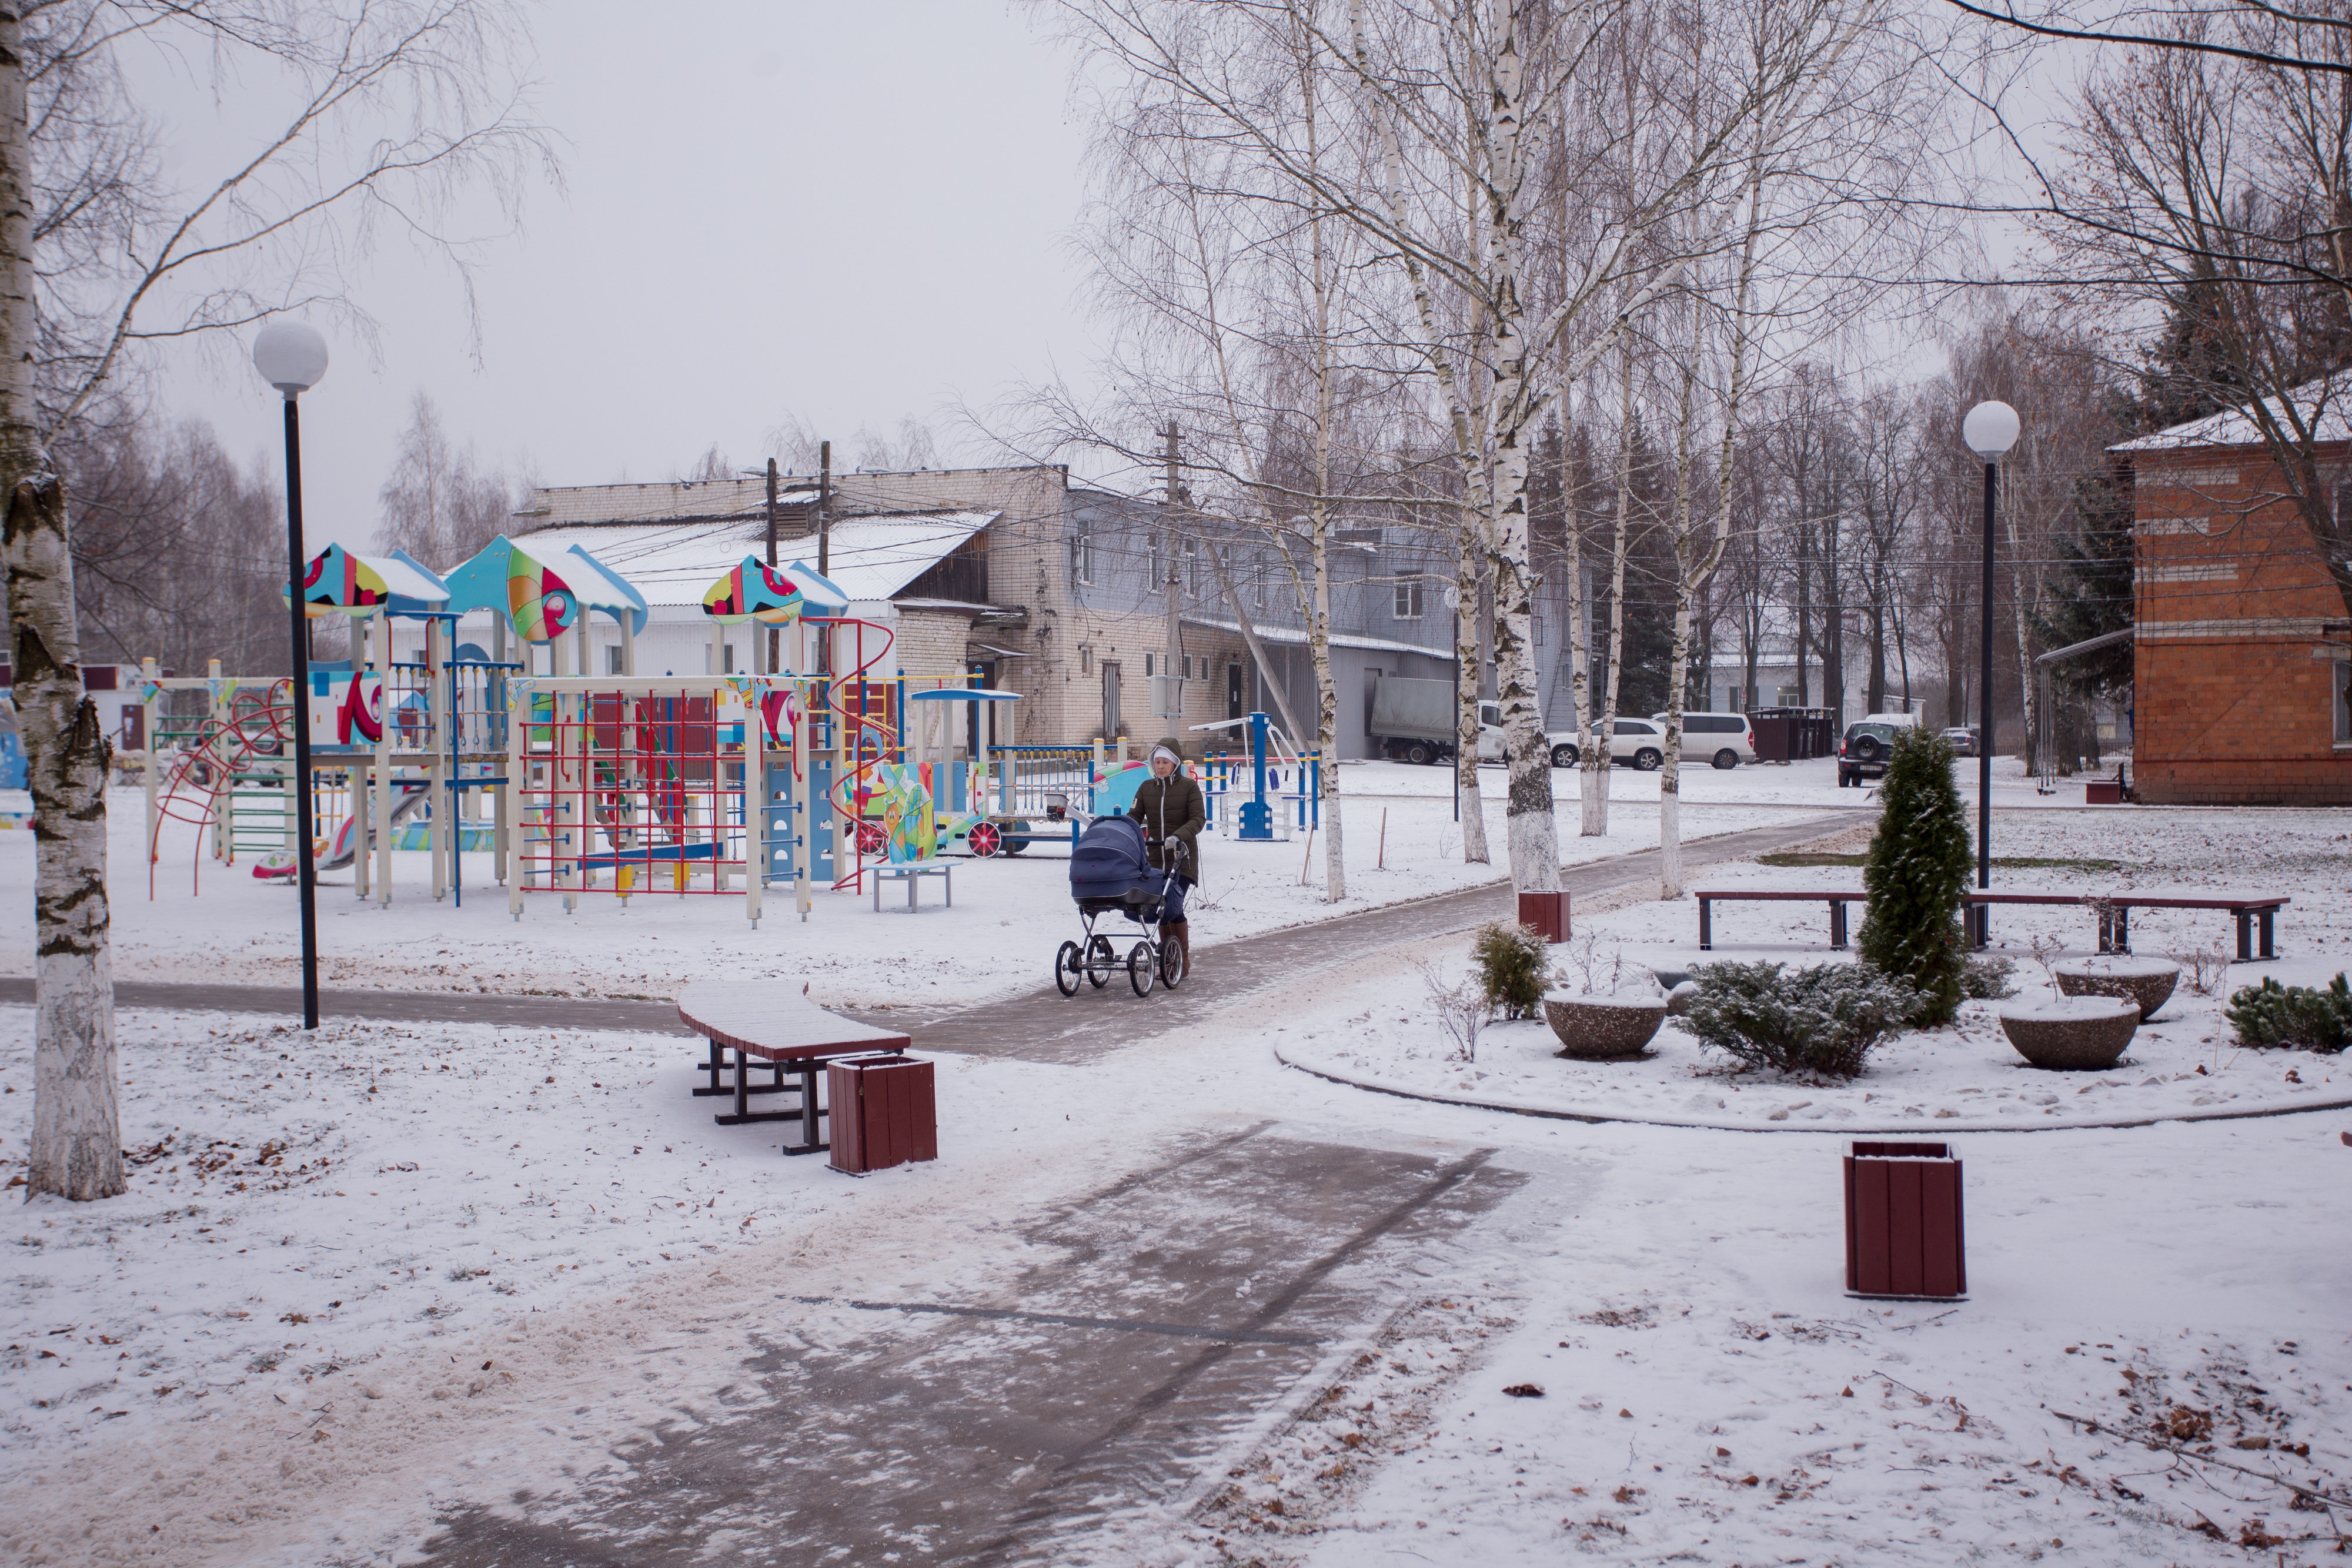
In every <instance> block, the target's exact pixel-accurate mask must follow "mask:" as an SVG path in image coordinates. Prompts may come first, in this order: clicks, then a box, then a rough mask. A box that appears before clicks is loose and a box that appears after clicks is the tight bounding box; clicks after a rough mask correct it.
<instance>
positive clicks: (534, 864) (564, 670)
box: [141, 537, 1320, 922]
mask: <svg viewBox="0 0 2352 1568" xmlns="http://www.w3.org/2000/svg"><path fill="white" fill-rule="evenodd" d="M301 593H302V598H303V603H304V605H305V608H306V611H307V612H308V613H309V614H310V616H312V617H313V618H323V617H326V616H332V615H341V616H344V617H347V618H349V619H350V620H351V621H352V622H353V625H352V647H353V650H354V657H353V659H352V660H349V661H345V662H343V663H342V664H314V665H313V666H312V667H311V670H310V676H309V681H308V686H309V689H308V690H307V691H306V692H305V693H303V694H302V696H303V700H305V701H307V702H308V703H309V705H310V732H311V760H312V778H311V779H310V787H311V789H312V791H313V800H314V802H315V809H316V812H317V815H316V821H317V822H318V824H319V829H318V837H317V839H316V840H315V841H314V843H313V844H312V846H311V852H312V853H313V854H314V855H316V856H317V864H318V866H319V869H320V870H322V871H335V870H341V869H342V868H344V867H346V866H348V867H350V868H351V869H352V887H353V890H354V896H356V897H358V898H360V899H362V900H366V899H370V898H373V899H374V900H376V901H377V902H378V903H380V904H389V903H390V902H391V900H392V892H393V871H394V859H393V856H394V851H395V850H406V851H419V852H425V854H427V855H428V856H429V867H430V870H429V873H428V878H429V882H430V884H431V888H432V892H433V895H434V897H435V898H436V899H439V898H443V897H451V896H454V897H455V898H456V899H457V902H459V903H461V904H462V902H463V900H464V894H465V870H466V857H467V854H468V853H473V854H475V855H477V856H479V855H482V854H487V855H488V857H489V859H490V869H491V873H492V877H493V879H494V881H495V882H496V883H500V884H503V887H504V891H505V894H506V900H507V907H508V908H509V911H510V912H512V913H513V914H514V915H516V916H517V917H518V918H519V917H520V915H521V913H522V911H523V909H524V907H525V906H526V904H527V902H528V900H529V898H530V896H531V895H533V894H542V895H544V894H553V895H555V896H556V897H558V898H560V899H561V900H562V905H563V907H564V908H565V909H566V910H577V909H578V908H579V907H580V904H581V901H582V899H583V898H584V897H587V896H590V895H592V894H603V895H610V896H612V897H614V898H616V899H617V900H619V901H622V903H623V904H625V901H626V900H627V899H629V898H630V897H632V896H635V895H636V894H646V893H655V892H660V893H668V894H732V895H740V896H741V897H742V898H743V899H744V901H745V913H746V915H748V916H749V917H750V918H751V920H753V921H754V922H757V921H758V920H759V918H760V917H761V914H762V911H763V904H764V896H763V895H764V893H765V891H766V890H767V889H768V888H770V887H772V886H775V885H777V884H782V885H785V886H788V887H790V888H791V889H792V894H793V904H794V906H795V907H796V908H797V909H798V910H799V912H800V913H801V915H802V917H803V919H805V918H806V916H807V914H808V911H809V909H810V908H811V907H812V901H813V897H814V894H815V893H816V892H817V891H820V890H822V889H825V888H832V889H845V890H850V891H864V889H865V882H866V877H867V876H869V875H872V874H875V873H876V872H877V870H878V869H882V868H904V867H907V866H910V865H915V864H918V863H919V862H924V861H928V860H930V859H932V858H934V857H936V856H938V855H939V854H940V853H941V852H946V851H949V850H951V849H957V848H961V850H963V851H964V852H968V853H971V854H972V855H976V856H981V857H987V856H991V855H993V854H997V853H1018V852H1021V851H1023V850H1024V849H1026V848H1028V847H1029V846H1031V845H1032V844H1036V843H1045V842H1055V841H1060V842H1074V841H1075V840H1076V835H1077V833H1078V831H1079V830H1080V829H1081V828H1082V827H1083V825H1084V823H1085V822H1086V821H1090V820H1092V819H1093V818H1095V817H1098V816H1103V815H1108V814H1111V813H1114V812H1118V811H1123V810H1126V808H1127V806H1128V804H1129V802H1131V801H1132V800H1133V799H1134V793H1135V788H1136V786H1137V784H1139V782H1140V781H1141V779H1143V778H1144V777H1145V775H1146V773H1147V771H1148V770H1147V769H1146V768H1145V766H1144V764H1143V763H1142V762H1141V761H1139V760H1138V761H1132V762H1130V761H1129V760H1127V758H1126V757H1125V755H1124V753H1125V750H1126V747H1125V745H1124V744H1123V743H1122V744H1121V745H1120V746H1119V747H1118V748H1117V750H1116V751H1115V752H1114V751H1113V750H1111V749H1109V748H1107V747H1105V746H1104V745H1103V743H1101V742H1099V741H1097V742H1096V743H1094V744H1093V745H1092V746H1091V747H1030V746H998V747H985V748H982V754H981V756H980V757H979V758H975V759H966V758H961V757H958V756H955V755H953V754H952V751H953V748H951V747H949V746H947V745H945V744H944V743H943V742H944V737H945V734H946V731H947V728H948V727H947V724H946V720H947V719H948V716H950V713H951V712H952V707H951V705H954V704H959V703H961V704H970V705H979V704H990V705H994V704H1006V703H1011V702H1013V701H1015V700H1017V695H1016V694H1014V693H1011V692H1003V691H992V690H984V689H979V688H973V687H970V686H966V685H955V684H952V683H950V682H946V681H938V680H931V681H925V680H920V679H915V678H910V677H908V676H907V675H905V674H900V673H899V672H898V668H897V660H896V657H895V651H894V645H895V637H894V633H893V632H892V631H891V629H890V628H889V627H888V626H887V625H886V624H883V623H881V622H875V621H869V620H866V619H862V618H860V617H857V616H855V615H852V614H851V613H850V608H851V605H850V601H849V598H848V595H847V594H846V593H845V591H843V590H842V589H841V588H840V587H839V586H838V585H837V584H835V583H834V582H832V581H830V580H827V579H826V578H825V577H824V576H823V575H821V574H819V573H818V572H816V571H814V570H812V569H810V568H809V567H808V566H807V565H806V564H805V563H803V562H800V561H793V562H792V563H791V564H790V565H788V566H781V567H772V566H769V565H767V564H766V563H764V562H762V561H761V560H760V559H757V558H753V557H747V558H746V559H744V560H742V561H741V562H740V563H739V564H738V565H737V566H736V567H734V568H733V569H731V570H730V571H728V572H727V573H726V574H725V575H724V576H722V577H721V578H719V580H717V581H716V582H714V583H712V584H711V585H710V587H709V591H707V592H706V593H705V594H704V595H703V612H704V614H705V615H706V616H707V617H708V618H709V623H710V627H711V636H712V659H711V667H712V668H713V669H714V670H716V669H722V668H724V662H723V660H722V659H721V657H720V653H719V651H720V649H721V648H722V647H723V646H724V645H725V644H724V641H723V639H724V633H725V630H726V628H727V627H729V626H730V625H735V624H739V623H741V622H751V623H752V624H753V625H754V626H755V627H757V628H760V629H762V630H772V632H773V635H772V637H770V636H756V637H754V638H752V639H751V645H752V647H753V649H754V650H755V653H754V664H755V665H757V664H766V663H772V664H774V665H775V668H773V669H761V668H756V667H755V668H754V669H752V670H751V671H749V672H746V673H742V674H711V675H698V676H678V675H675V674H664V675H661V676H659V677H648V676H642V675H639V674H636V673H635V641H634V640H635V635H636V633H637V632H641V631H642V630H643V628H644V624H645V622H646V613H647V609H646V601H645V600H644V598H643V597H642V596H641V595H640V594H639V593H638V592H637V591H636V590H635V588H633V587H631V586H630V584H629V583H628V582H627V580H625V578H623V577H622V576H621V575H620V574H619V573H617V572H614V571H613V570H610V569H609V568H607V567H605V566H604V563H603V562H601V561H599V560H597V559H595V558H594V557H593V556H592V555H591V554H589V553H588V552H587V551H586V550H584V549H581V548H580V547H578V546H572V547H570V548H568V549H565V550H564V551H562V552H561V553H556V552H550V555H549V559H544V560H542V559H537V558H535V557H533V556H532V555H531V554H530V552H529V550H528V549H526V548H525V547H524V546H523V545H520V544H517V543H516V542H514V541H513V540H510V539H508V538H504V537H500V538H498V539H495V540H493V541H492V542H491V543H490V544H489V545H488V547H486V548H485V549H483V550H482V551H481V552H479V553H478V554H477V555H476V556H475V557H474V558H473V559H470V560H468V561H467V562H466V563H465V564H463V565H462V566H460V567H458V568H457V569H456V570H453V571H451V572H450V573H449V574H448V575H447V576H446V578H445V577H442V576H439V575H437V574H436V573H435V572H433V571H432V570H430V569H428V568H426V567H425V565H424V564H423V563H422V562H420V561H417V560H415V559H413V558H411V557H409V556H407V555H405V554H404V553H402V552H400V551H397V550H395V551H394V552H393V553H392V554H390V555H388V556H382V557H376V556H362V555H359V554H356V553H354V552H352V551H349V550H347V549H344V548H343V547H342V546H340V545H334V546H330V547H329V548H328V549H325V550H323V551H321V552H320V554H319V555H318V556H317V557H316V558H314V559H312V560H311V561H310V566H309V570H308V571H307V572H306V574H305V580H304V582H303V584H302V585H301ZM477 612H488V622H489V634H488V640H489V644H490V645H489V647H488V649H485V648H483V647H481V646H480V645H478V643H474V642H465V643H459V642H458V641H457V638H458V635H459V631H458V628H459V623H460V621H461V620H462V619H463V618H464V617H467V616H468V615H474V614H477ZM600 612H601V613H603V614H605V615H608V616H611V617H612V618H613V619H614V621H615V622H617V623H618V626H619V629H620V632H621V638H622V642H621V653H620V657H619V661H618V662H619V663H620V664H621V668H620V670H619V671H618V672H617V673H610V672H608V673H603V674H591V673H590V672H589V671H588V670H587V668H586V665H587V664H588V658H587V654H588V651H589V643H588V639H587V634H586V622H587V618H588V617H589V616H590V615H591V614H593V613H600ZM395 621H408V622H419V623H421V624H422V627H423V631H424V636H423V638H422V646H421V656H419V657H417V658H415V659H409V660H399V659H395V658H394V656H393V635H392V627H393V624H394V622H395ZM567 633H572V635H569V636H567ZM510 638H511V642H509V639H510ZM539 646H545V647H547V648H548V649H549V650H550V652H549V654H548V656H547V659H546V660H545V663H546V664H547V666H548V669H549V670H550V672H551V673H548V674H534V673H532V665H533V664H534V663H536V662H538V661H535V660H533V658H532V657H531V655H530V650H531V649H532V648H534V647H539ZM771 651H772V652H771ZM143 673H144V683H143V685H142V693H141V695H142V700H143V701H144V703H145V705H146V710H147V711H146V734H147V735H148V736H149V737H151V738H150V752H149V755H150V757H151V758H152V759H153V765H152V766H150V767H149V768H147V769H146V772H145V779H146V793H147V840H148V851H149V854H148V859H149V892H150V896H152V894H153V887H154V867H155V866H156V865H157V864H158V863H159V862H160V856H161V849H162V844H163V826H164V824H166V823H167V822H180V823H186V824H190V825H193V826H194V827H196V828H197V829H198V830H199V831H198V833H197V835H196V838H197V843H196V848H195V851H194V860H195V862H196V863H194V864H192V866H191V884H192V886H193V885H194V875H195V873H196V871H197V870H198V869H199V868H200V866H201V862H202V861H203V860H204V859H205V858H207V857H208V858H210V859H212V860H214V861H215V862H223V863H226V864H230V865H234V864H235V863H236V861H237V860H238V858H239V857H240V856H247V857H250V858H251V859H253V860H254V861H255V862H257V863H256V865H255V867H254V874H255V875H257V876H261V877H264V878H275V877H283V878H286V879H288V880H291V877H292V873H293V871H294V868H295V864H296V861H295V857H296V855H297V853H298V852H299V850H300V847H301V846H299V844H298V843H297V842H296V837H297V832H298V830H297V827H296V821H297V818H296V814H295V812H294V810H293V809H292V807H293V799H294V798H293V794H292V790H291V788H290V786H291V784H292V779H291V774H292V771H293V768H292V751H293V745H292V731H293V707H292V702H293V695H292V693H291V690H290V683H289V681H288V679H287V678H286V677H284V676H278V677H264V678H259V679H246V678H240V677H236V676H231V675H225V674H223V673H222V672H221V670H220V668H219V665H218V664H217V663H215V664H213V665H211V666H210V667H208V669H207V671H206V673H205V675H203V676H201V677H178V678H167V677H164V676H163V675H161V674H159V673H158V672H157V671H156V669H155V667H154V665H153V664H152V661H150V662H149V663H148V664H145V665H144V666H143ZM1254 718H1255V726H1254V727H1253V730H1252V736H1253V753H1252V756H1251V758H1250V759H1249V760H1248V761H1247V763H1246V764H1244V760H1243V759H1242V758H1223V757H1217V758H1210V759H1209V761H1208V763H1207V764H1206V769H1205V777H1204V783H1205V784H1206V785H1207V788H1208V791H1209V800H1210V802H1211V804H1210V810H1211V814H1212V821H1213V823H1215V824H1216V825H1217V826H1218V827H1219V828H1220V830H1221V831H1230V827H1231V824H1232V822H1233V821H1234V819H1235V817H1236V816H1237V817H1238V820H1239V825H1240V827H1241V830H1242V836H1243V837H1244V838H1249V837H1257V836H1267V837H1270V836H1273V835H1272V829H1271V827H1270V826H1267V824H1270V823H1272V822H1274V821H1275V820H1276V817H1277V816H1278V817H1279V818H1280V820H1281V823H1282V825H1283V827H1284V829H1285V831H1287V829H1288V827H1289V825H1290V824H1291V822H1292V821H1296V822H1297V825H1298V826H1299V827H1302V828H1305V827H1308V826H1310V825H1311V824H1312V823H1314V822H1316V821H1319V812H1320V773H1319V763H1318V761H1317V759H1315V758H1312V757H1307V758H1300V757H1298V756H1297V755H1296V754H1295V753H1292V752H1289V751H1287V750H1286V748H1285V747H1283V746H1282V744H1281V742H1280V738H1279V735H1278V732H1273V731H1270V730H1269V728H1268V727H1267V726H1266V724H1265V720H1264V718H1263V716H1254ZM1286 773H1287V774H1288V776H1289V777H1290V779H1292V780H1293V781H1294V788H1292V789H1289V790H1288V791H1285V790H1284V789H1283V778H1284V775H1285V774H1286ZM1244 777H1246V778H1247V779H1248V780H1249V781H1250V788H1251V789H1252V790H1253V791H1254V793H1253V794H1252V797H1251V799H1250V800H1248V801H1246V802H1239V803H1238V810H1237V812H1236V811H1235V810H1232V809H1231V808H1232V807H1234V805H1235V803H1236V797H1237V796H1238V795H1239V794H1241V793H1242V791H1243V789H1244V784H1243V780H1244ZM1260 829H1264V830H1265V831H1259V830H1260ZM476 864H477V867H478V866H479V862H478V860H477V862H476Z"/></svg>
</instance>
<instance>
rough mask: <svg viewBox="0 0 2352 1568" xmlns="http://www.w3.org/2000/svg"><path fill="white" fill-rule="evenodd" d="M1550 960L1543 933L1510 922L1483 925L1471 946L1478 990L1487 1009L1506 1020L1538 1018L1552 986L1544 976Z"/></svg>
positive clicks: (1503, 921)
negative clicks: (1544, 998)
mask: <svg viewBox="0 0 2352 1568" xmlns="http://www.w3.org/2000/svg"><path fill="white" fill-rule="evenodd" d="M1549 956H1550V955H1549V952H1548V951H1547V944H1546V943H1545V941H1544V939H1543V933H1542V932H1540V931H1538V930H1536V929H1535V928H1534V927H1533V926H1529V925H1518V924H1517V922H1515V921H1509V920H1492V921H1489V922H1487V923H1486V925H1481V926H1480V927H1478V931H1477V935H1476V936H1475V937H1474V938H1473V939H1472V941H1471V944H1470V962H1471V963H1472V965H1473V966H1475V969H1476V972H1477V977H1478V988H1479V989H1480V991H1481V992H1483V993H1484V994H1485V996H1486V1005H1487V1006H1488V1007H1490V1008H1493V1009H1496V1010H1497V1011H1499V1012H1501V1014H1502V1015H1503V1016H1504V1017H1505V1018H1507V1019H1524V1018H1533V1017H1535V1016H1536V1010H1537V1009H1538V1008H1540V1007H1541V1006H1542V1005H1543V994H1544V988H1545V987H1546V986H1547V985H1548V984H1549V983H1550V977H1549V975H1548V974H1546V973H1545V969H1546V967H1547V964H1548V961H1549Z"/></svg>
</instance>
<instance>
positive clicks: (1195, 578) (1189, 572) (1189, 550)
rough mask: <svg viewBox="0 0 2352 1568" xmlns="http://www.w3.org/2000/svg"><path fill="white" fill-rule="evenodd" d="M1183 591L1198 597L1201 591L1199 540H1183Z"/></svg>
mask: <svg viewBox="0 0 2352 1568" xmlns="http://www.w3.org/2000/svg"><path fill="white" fill-rule="evenodd" d="M1184 591H1185V592H1187V593H1190V594H1192V596H1193V597H1195V598H1198V597H1199V596H1200V592H1201V541H1200V540H1198V539H1186V540H1185V541H1184Z"/></svg>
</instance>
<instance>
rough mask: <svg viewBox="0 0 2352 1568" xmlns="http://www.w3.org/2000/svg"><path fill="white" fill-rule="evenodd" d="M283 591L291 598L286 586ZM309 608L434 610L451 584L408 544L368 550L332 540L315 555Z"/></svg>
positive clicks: (314, 613)
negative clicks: (371, 552)
mask: <svg viewBox="0 0 2352 1568" xmlns="http://www.w3.org/2000/svg"><path fill="white" fill-rule="evenodd" d="M278 597H279V598H280V599H287V598H289V595H288V593H287V591H286V590H284V589H282V588H281V589H280V590H278ZM302 601H303V613H304V614H305V615H308V616H310V617H311V618H313V619H316V618H317V617H319V616H321V615H372V614H373V613H374V612H375V611H376V608H377V607H378V606H379V605H381V606H382V607H383V609H384V611H385V612H386V613H388V614H393V615H429V614H432V613H435V612H438V611H440V610H443V609H445V608H446V606H447V605H448V602H449V585H448V584H447V583H446V582H444V581H442V580H441V579H440V578H439V577H437V576H436V575H435V574H434V572H433V570H432V569H431V568H429V567H427V566H425V563H424V562H422V561H420V560H418V559H416V558H415V557H414V556H412V555H410V554H409V553H408V552H407V551H406V550H402V549H395V550H394V551H393V552H392V553H391V554H390V555H362V554H360V553H359V552H358V551H356V550H347V549H344V548H343V547H342V546H341V545H339V544H331V545H329V546H328V547H327V548H326V549H322V550H320V552H319V553H318V554H317V555H314V556H312V557H311V558H310V572H309V580H308V581H307V582H306V583H305V584H304V587H303V592H302Z"/></svg>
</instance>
